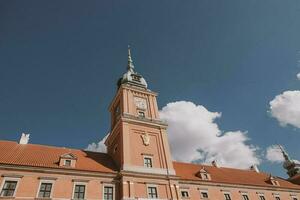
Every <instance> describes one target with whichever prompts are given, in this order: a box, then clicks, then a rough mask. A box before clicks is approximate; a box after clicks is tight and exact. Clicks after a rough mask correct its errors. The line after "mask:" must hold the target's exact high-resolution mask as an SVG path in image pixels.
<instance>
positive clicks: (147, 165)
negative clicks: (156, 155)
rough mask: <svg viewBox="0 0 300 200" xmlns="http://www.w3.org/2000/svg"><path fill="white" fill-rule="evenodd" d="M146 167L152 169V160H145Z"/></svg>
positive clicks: (146, 158)
mask: <svg viewBox="0 0 300 200" xmlns="http://www.w3.org/2000/svg"><path fill="white" fill-rule="evenodd" d="M144 166H145V167H148V168H152V158H149V157H145V158H144Z"/></svg>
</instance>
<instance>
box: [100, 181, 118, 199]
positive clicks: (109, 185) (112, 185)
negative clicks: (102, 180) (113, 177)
mask: <svg viewBox="0 0 300 200" xmlns="http://www.w3.org/2000/svg"><path fill="white" fill-rule="evenodd" d="M105 187H112V188H113V200H115V199H116V192H115V185H114V184H103V187H102V199H103V200H104V188H105Z"/></svg>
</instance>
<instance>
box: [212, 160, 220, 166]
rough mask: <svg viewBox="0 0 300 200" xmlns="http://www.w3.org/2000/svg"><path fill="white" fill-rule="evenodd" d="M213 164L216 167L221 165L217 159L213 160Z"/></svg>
mask: <svg viewBox="0 0 300 200" xmlns="http://www.w3.org/2000/svg"><path fill="white" fill-rule="evenodd" d="M211 164H212V166H214V167H219V165H218V162H217V161H216V160H213V161H212V162H211Z"/></svg>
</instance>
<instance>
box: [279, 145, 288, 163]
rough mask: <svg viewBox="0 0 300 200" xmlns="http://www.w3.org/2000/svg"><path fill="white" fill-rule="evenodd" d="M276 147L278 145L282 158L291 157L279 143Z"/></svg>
mask: <svg viewBox="0 0 300 200" xmlns="http://www.w3.org/2000/svg"><path fill="white" fill-rule="evenodd" d="M278 147H279V149H280V151H281V153H282V155H283V157H284V160H285V161H290V160H291V158H290V157H289V154H288V153H287V152H286V151H285V150H284V148H283V147H282V146H281V145H280V144H278Z"/></svg>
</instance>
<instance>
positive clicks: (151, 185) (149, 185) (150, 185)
mask: <svg viewBox="0 0 300 200" xmlns="http://www.w3.org/2000/svg"><path fill="white" fill-rule="evenodd" d="M146 187H147V197H148V199H155V198H150V197H149V187H155V188H156V193H157V198H156V199H159V194H158V187H157V185H153V184H147V185H146Z"/></svg>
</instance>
